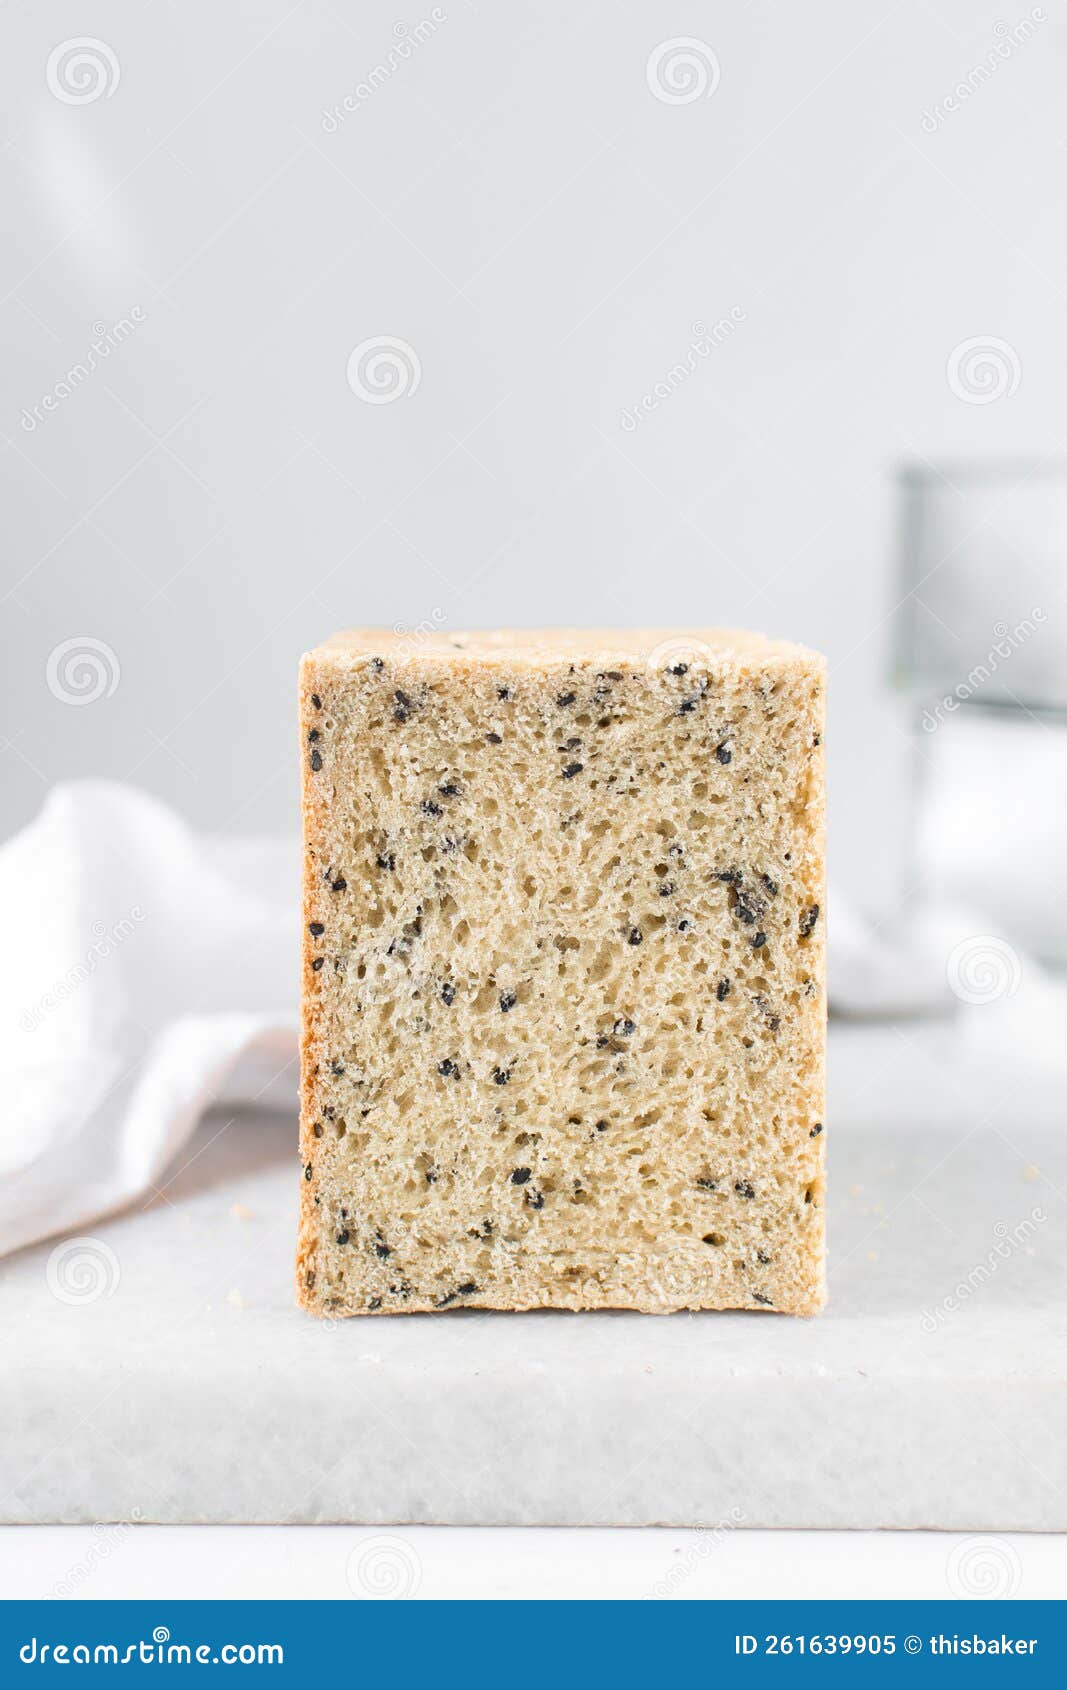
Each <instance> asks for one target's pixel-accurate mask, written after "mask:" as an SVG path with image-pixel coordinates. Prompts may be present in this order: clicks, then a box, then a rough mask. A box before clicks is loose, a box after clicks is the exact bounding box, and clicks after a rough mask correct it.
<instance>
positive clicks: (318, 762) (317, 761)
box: [311, 751, 322, 774]
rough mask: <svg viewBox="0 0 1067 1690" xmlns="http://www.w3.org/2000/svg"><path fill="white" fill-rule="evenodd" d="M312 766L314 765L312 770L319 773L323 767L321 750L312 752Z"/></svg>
mask: <svg viewBox="0 0 1067 1690" xmlns="http://www.w3.org/2000/svg"><path fill="white" fill-rule="evenodd" d="M311 767H312V770H313V771H314V773H315V774H318V772H319V770H320V769H321V768H322V752H321V751H313V752H312V753H311Z"/></svg>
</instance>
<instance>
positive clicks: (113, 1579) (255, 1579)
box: [0, 1526, 1067, 1601]
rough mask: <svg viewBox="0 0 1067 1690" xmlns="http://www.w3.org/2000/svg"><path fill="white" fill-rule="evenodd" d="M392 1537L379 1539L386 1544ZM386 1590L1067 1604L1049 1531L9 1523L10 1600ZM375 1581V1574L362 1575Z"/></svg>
mask: <svg viewBox="0 0 1067 1690" xmlns="http://www.w3.org/2000/svg"><path fill="white" fill-rule="evenodd" d="M383 1538H384V1539H385V1542H384V1543H383V1542H382V1539H383ZM368 1566H369V1567H371V1568H373V1567H375V1566H378V1567H379V1568H380V1569H381V1574H380V1577H381V1578H383V1579H385V1581H386V1582H385V1589H384V1590H383V1589H382V1588H381V1585H379V1594H384V1593H385V1591H386V1590H388V1589H389V1588H390V1581H389V1574H390V1570H391V1569H395V1572H396V1582H395V1583H394V1584H393V1585H392V1588H396V1589H397V1590H398V1591H399V1590H403V1591H404V1592H405V1593H406V1594H408V1595H410V1596H418V1597H423V1598H427V1599H431V1600H433V1599H440V1600H445V1599H456V1598H467V1597H486V1598H493V1599H496V1598H504V1597H517V1598H523V1597H525V1598H530V1599H543V1598H549V1597H561V1598H576V1597H585V1598H595V1597H601V1598H612V1599H622V1598H632V1599H638V1598H645V1597H652V1598H655V1597H659V1598H663V1599H664V1600H674V1601H686V1600H691V1599H710V1600H716V1601H731V1600H733V1601H744V1600H746V1599H750V1598H763V1599H779V1600H788V1599H797V1600H807V1599H812V1598H818V1597H838V1598H853V1599H861V1598H868V1599H872V1598H898V1599H901V1600H927V1599H938V1598H940V1599H945V1598H949V1597H953V1596H964V1597H980V1596H1015V1597H1019V1598H1031V1599H1048V1600H1052V1599H1058V1598H1062V1595H1063V1591H1064V1587H1065V1583H1067V1539H1065V1538H1064V1537H1063V1536H1061V1535H1055V1534H1034V1533H1027V1534H1014V1535H996V1536H990V1535H988V1534H983V1535H981V1536H977V1537H975V1536H958V1535H956V1534H952V1533H945V1532H843V1531H831V1532H786V1531H779V1532H771V1531H747V1532H734V1533H732V1534H731V1535H730V1536H728V1537H726V1538H718V1539H715V1540H711V1539H709V1538H707V1537H702V1536H701V1534H699V1533H695V1532H689V1531H677V1530H670V1529H665V1528H656V1527H645V1528H644V1529H642V1530H639V1531H626V1530H623V1529H622V1528H614V1529H607V1530H598V1529H595V1528H590V1527H585V1528H582V1529H579V1528H577V1527H574V1528H570V1529H560V1528H551V1527H548V1528H537V1529H534V1528H530V1527H526V1528H524V1527H512V1526H505V1527H499V1528H490V1527H485V1528H481V1529H478V1528H474V1527H462V1526H421V1527H420V1526H415V1527H404V1528H395V1527H394V1528H391V1529H389V1530H388V1531H386V1532H384V1533H383V1532H382V1531H380V1530H371V1529H370V1528H367V1527H360V1526H140V1527H134V1528H127V1529H126V1530H125V1532H122V1531H121V1530H120V1531H119V1532H118V1533H117V1535H116V1532H115V1530H114V1529H110V1530H109V1529H108V1528H101V1529H97V1528H94V1527H91V1526H6V1527H3V1528H0V1581H2V1584H3V1590H4V1594H5V1595H6V1596H7V1597H9V1598H25V1599H27V1600H29V1599H33V1598H38V1597H62V1598H71V1599H84V1600H97V1599H107V1598H118V1597H121V1598H142V1599H146V1600H147V1599H152V1598H154V1599H160V1600H162V1599H164V1598H170V1599H181V1598H213V1597H231V1598H237V1597H245V1598H251V1599H254V1598H263V1599H282V1598H298V1599H300V1598H314V1597H323V1598H326V1599H329V1600H334V1599H336V1600H350V1599H352V1598H353V1597H362V1598H368V1597H369V1596H370V1595H371V1594H372V1592H371V1591H370V1590H368V1588H367V1584H366V1583H365V1582H364V1583H361V1582H360V1568H361V1567H362V1568H367V1567H368ZM364 1576H365V1577H366V1575H364Z"/></svg>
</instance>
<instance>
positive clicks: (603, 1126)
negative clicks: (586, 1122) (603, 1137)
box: [596, 1121, 608, 1133]
mask: <svg viewBox="0 0 1067 1690" xmlns="http://www.w3.org/2000/svg"><path fill="white" fill-rule="evenodd" d="M596 1130H597V1132H598V1133H606V1132H607V1130H608V1123H607V1122H606V1121H598V1122H597V1123H596Z"/></svg>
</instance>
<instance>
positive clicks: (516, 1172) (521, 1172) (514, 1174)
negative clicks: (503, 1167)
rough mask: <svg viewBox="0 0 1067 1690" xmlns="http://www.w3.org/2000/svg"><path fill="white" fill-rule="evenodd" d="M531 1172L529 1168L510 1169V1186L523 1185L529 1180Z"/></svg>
mask: <svg viewBox="0 0 1067 1690" xmlns="http://www.w3.org/2000/svg"><path fill="white" fill-rule="evenodd" d="M532 1171H533V1170H532V1169H530V1168H512V1170H511V1183H512V1185H525V1184H526V1181H527V1180H528V1179H529V1178H530V1174H531V1173H532Z"/></svg>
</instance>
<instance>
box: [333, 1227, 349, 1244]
mask: <svg viewBox="0 0 1067 1690" xmlns="http://www.w3.org/2000/svg"><path fill="white" fill-rule="evenodd" d="M351 1236H352V1235H351V1233H350V1232H349V1230H348V1228H347V1227H346V1226H343V1227H342V1228H341V1230H340V1232H338V1233H336V1234H335V1240H336V1242H337V1243H338V1244H347V1243H348V1240H349V1238H350V1237H351Z"/></svg>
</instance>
